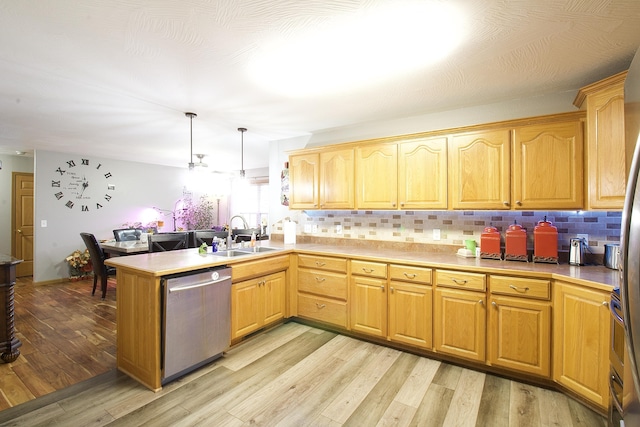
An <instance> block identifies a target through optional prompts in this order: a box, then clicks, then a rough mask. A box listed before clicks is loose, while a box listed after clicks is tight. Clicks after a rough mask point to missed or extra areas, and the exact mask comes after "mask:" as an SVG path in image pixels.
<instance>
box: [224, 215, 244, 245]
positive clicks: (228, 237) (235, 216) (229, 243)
mask: <svg viewBox="0 0 640 427" xmlns="http://www.w3.org/2000/svg"><path fill="white" fill-rule="evenodd" d="M234 218H240V219H241V220H242V225H243V227H244V229H245V230H246V229H247V228H249V224H247V220H246V219H244V217H243V216H242V215H234V216H232V217H231V218H230V219H229V234H228V235H227V249H231V248H232V246H233V239H232V237H231V221H233V219H234Z"/></svg>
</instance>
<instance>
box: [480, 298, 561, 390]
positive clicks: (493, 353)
mask: <svg viewBox="0 0 640 427" xmlns="http://www.w3.org/2000/svg"><path fill="white" fill-rule="evenodd" d="M488 310H489V337H488V341H487V342H488V343H489V355H488V360H489V363H490V364H491V365H493V366H501V367H504V368H509V369H513V370H516V371H519V372H527V373H530V374H534V375H539V376H542V377H546V378H548V377H549V376H550V374H551V369H550V365H551V304H550V303H549V302H538V301H532V300H526V299H524V298H510V297H502V296H492V297H491V299H490V302H489V309H488Z"/></svg>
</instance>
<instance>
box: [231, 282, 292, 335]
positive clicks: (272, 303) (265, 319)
mask: <svg viewBox="0 0 640 427" xmlns="http://www.w3.org/2000/svg"><path fill="white" fill-rule="evenodd" d="M285 285H286V280H285V273H284V272H278V273H273V274H269V275H266V276H262V277H256V278H253V279H249V280H245V281H242V282H239V283H234V284H233V285H232V286H231V339H232V340H233V339H235V338H239V337H242V336H245V335H248V334H250V333H251V332H254V331H256V330H258V329H260V328H262V327H263V326H265V325H268V324H269V323H272V322H275V321H277V320H280V319H282V318H284V312H285V288H286V286H285Z"/></svg>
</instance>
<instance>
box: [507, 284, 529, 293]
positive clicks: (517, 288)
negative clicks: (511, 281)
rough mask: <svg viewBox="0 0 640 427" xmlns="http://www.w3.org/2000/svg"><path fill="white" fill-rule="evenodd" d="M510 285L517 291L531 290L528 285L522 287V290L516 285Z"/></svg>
mask: <svg viewBox="0 0 640 427" xmlns="http://www.w3.org/2000/svg"><path fill="white" fill-rule="evenodd" d="M509 287H510V288H511V289H513V290H514V291H516V292H527V291H528V290H529V287H528V286H527V287H526V288H522V290H520V288H519V287H517V286H515V285H509Z"/></svg>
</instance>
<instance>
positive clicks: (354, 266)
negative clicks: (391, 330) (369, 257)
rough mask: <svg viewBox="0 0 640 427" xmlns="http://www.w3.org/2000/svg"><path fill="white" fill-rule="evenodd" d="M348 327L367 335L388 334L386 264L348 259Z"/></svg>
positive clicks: (383, 336) (378, 335)
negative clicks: (349, 324) (349, 313)
mask: <svg viewBox="0 0 640 427" xmlns="http://www.w3.org/2000/svg"><path fill="white" fill-rule="evenodd" d="M349 283H350V288H351V289H350V291H351V294H350V296H349V298H350V300H349V305H350V307H351V317H350V322H351V329H352V330H353V331H357V332H362V333H365V334H368V335H373V336H377V337H382V338H386V337H387V265H386V264H383V263H378V262H368V261H359V260H352V261H351V277H350V279H349Z"/></svg>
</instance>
